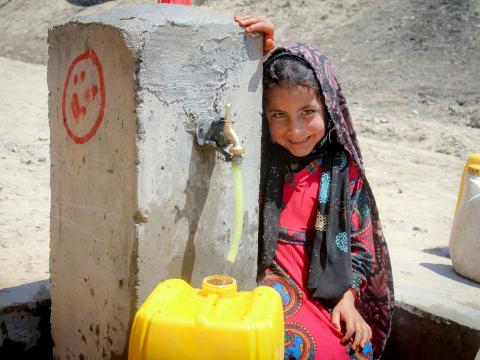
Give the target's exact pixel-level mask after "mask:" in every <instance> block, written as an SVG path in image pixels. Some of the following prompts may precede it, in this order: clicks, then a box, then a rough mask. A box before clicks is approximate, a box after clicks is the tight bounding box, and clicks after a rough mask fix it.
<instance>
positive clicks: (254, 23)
mask: <svg viewBox="0 0 480 360" xmlns="http://www.w3.org/2000/svg"><path fill="white" fill-rule="evenodd" d="M233 19H234V20H235V21H236V22H238V24H239V25H240V26H243V27H244V28H245V31H246V32H253V31H258V32H261V33H263V53H264V54H266V53H268V52H269V51H270V50H272V49H273V48H274V47H275V41H274V35H275V26H274V25H273V23H272V22H271V21H270V20H268V19H267V18H266V17H263V16H255V15H246V16H235V17H234V18H233Z"/></svg>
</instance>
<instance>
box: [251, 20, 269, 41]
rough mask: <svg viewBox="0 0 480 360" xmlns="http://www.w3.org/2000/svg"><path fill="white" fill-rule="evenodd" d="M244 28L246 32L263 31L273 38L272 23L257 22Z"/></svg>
mask: <svg viewBox="0 0 480 360" xmlns="http://www.w3.org/2000/svg"><path fill="white" fill-rule="evenodd" d="M245 30H246V31H247V32H253V31H259V32H262V33H264V34H265V35H266V36H268V37H269V38H273V32H274V30H275V28H274V27H273V25H272V24H269V23H265V22H258V23H254V24H252V25H250V26H248V27H247V28H246V29H245Z"/></svg>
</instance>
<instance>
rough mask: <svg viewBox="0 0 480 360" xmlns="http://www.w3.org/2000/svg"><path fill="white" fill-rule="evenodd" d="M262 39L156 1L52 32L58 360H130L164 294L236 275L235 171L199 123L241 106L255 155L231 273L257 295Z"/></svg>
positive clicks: (239, 118) (244, 133)
mask: <svg viewBox="0 0 480 360" xmlns="http://www.w3.org/2000/svg"><path fill="white" fill-rule="evenodd" d="M261 48H262V46H261V38H260V37H258V36H250V35H248V36H246V35H245V34H244V33H243V31H242V29H241V28H240V27H239V26H237V25H236V24H234V23H233V22H232V20H231V19H229V18H225V17H222V16H218V15H215V14H213V13H210V12H207V11H204V10H201V9H199V8H196V7H185V6H175V5H160V4H145V5H137V6H130V7H125V8H121V9H117V10H114V11H112V12H109V13H103V14H97V15H91V16H87V17H82V18H78V19H75V20H73V21H71V22H69V23H67V24H63V25H59V26H56V27H54V28H52V29H51V30H50V32H49V62H48V87H49V93H50V95H49V119H50V129H51V164H52V165H51V166H52V167H51V189H52V205H51V256H50V274H51V296H52V315H51V321H52V336H53V341H54V343H55V346H54V357H55V358H56V359H98V358H108V359H117V358H126V356H127V349H128V336H129V330H130V326H131V322H132V320H133V315H134V313H135V311H136V310H137V309H138V307H139V306H140V305H141V303H142V302H143V301H144V300H145V298H146V296H147V295H148V294H149V293H150V291H151V290H152V289H153V288H154V287H155V285H156V284H157V283H158V282H160V281H162V280H165V279H167V278H180V277H182V278H184V279H186V280H188V281H190V282H191V283H192V284H193V285H194V286H199V285H200V281H201V279H202V278H203V277H204V276H206V275H211V274H218V273H222V272H223V271H224V269H225V264H226V262H225V257H226V253H227V250H228V245H229V239H230V237H229V236H230V229H231V227H232V222H233V192H232V181H231V176H230V165H229V164H228V163H225V162H224V161H223V160H222V158H221V157H220V156H219V154H217V153H216V152H214V151H213V150H212V149H204V148H199V147H198V146H197V145H196V144H195V141H194V138H193V135H192V133H193V130H194V128H195V125H196V124H198V123H199V122H202V121H205V120H207V119H213V118H214V117H215V116H216V115H218V114H221V113H222V112H223V106H224V104H225V103H227V102H230V103H231V104H232V110H233V114H234V120H235V124H234V128H235V129H236V131H237V133H238V135H239V137H240V139H241V141H242V143H243V145H244V146H245V148H246V151H247V152H246V156H245V160H244V163H243V175H244V186H245V213H244V232H243V236H242V243H241V246H240V252H239V258H238V261H237V263H236V264H235V265H234V266H233V267H232V269H231V270H230V271H229V273H230V274H232V275H233V276H234V277H236V278H237V280H238V281H239V283H240V288H241V289H242V288H243V289H250V288H253V287H254V286H255V273H256V270H255V269H256V257H257V227H258V205H257V198H258V181H259V167H260V135H261V134H260V132H261V119H260V115H259V112H260V111H261V73H262V65H261V56H262V51H261Z"/></svg>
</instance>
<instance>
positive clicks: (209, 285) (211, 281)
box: [202, 275, 237, 296]
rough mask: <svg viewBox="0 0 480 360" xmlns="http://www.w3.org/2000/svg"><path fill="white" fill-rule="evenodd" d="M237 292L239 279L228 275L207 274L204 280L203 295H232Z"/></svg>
mask: <svg viewBox="0 0 480 360" xmlns="http://www.w3.org/2000/svg"><path fill="white" fill-rule="evenodd" d="M236 293H237V281H236V280H235V279H234V278H233V277H231V276H226V275H212V276H207V277H206V278H204V279H203V282H202V295H205V296H207V295H209V294H217V295H218V296H232V295H235V294H236Z"/></svg>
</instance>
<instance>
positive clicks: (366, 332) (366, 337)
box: [360, 324, 369, 349]
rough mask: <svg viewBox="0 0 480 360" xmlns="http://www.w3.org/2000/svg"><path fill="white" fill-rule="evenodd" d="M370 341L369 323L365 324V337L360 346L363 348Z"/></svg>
mask: <svg viewBox="0 0 480 360" xmlns="http://www.w3.org/2000/svg"><path fill="white" fill-rule="evenodd" d="M368 341H369V331H368V325H367V324H364V325H363V337H362V341H361V342H360V346H361V347H362V349H363V348H364V347H365V345H367V342H368Z"/></svg>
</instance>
